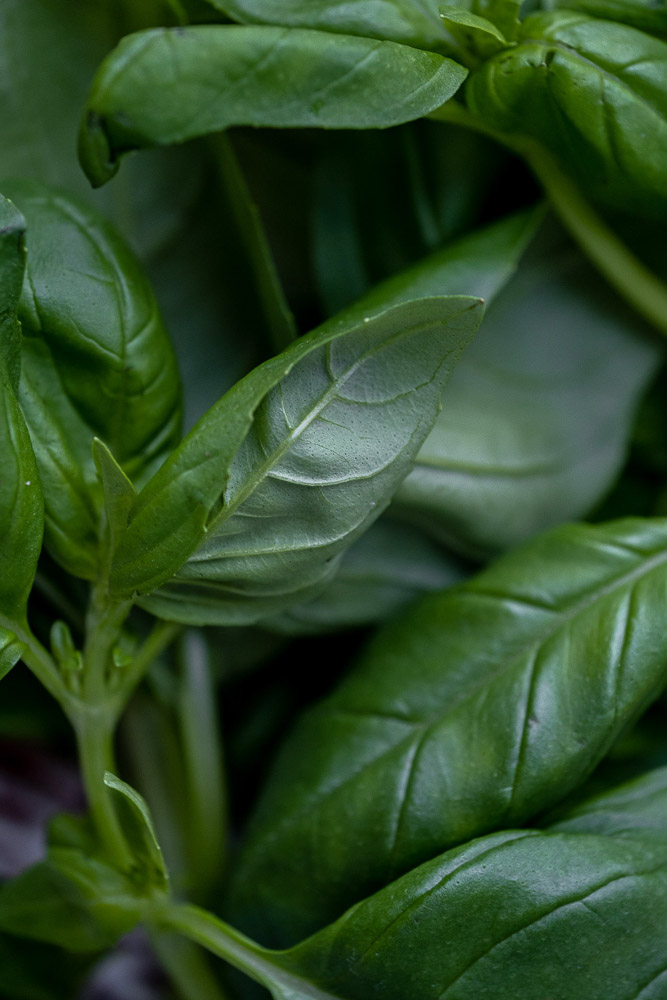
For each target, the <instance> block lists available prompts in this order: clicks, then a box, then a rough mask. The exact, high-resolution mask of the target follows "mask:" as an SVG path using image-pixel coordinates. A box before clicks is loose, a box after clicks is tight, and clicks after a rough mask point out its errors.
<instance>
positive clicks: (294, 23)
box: [209, 0, 447, 50]
mask: <svg viewBox="0 0 667 1000" xmlns="http://www.w3.org/2000/svg"><path fill="white" fill-rule="evenodd" d="M209 3H211V4H212V6H214V7H216V8H217V9H218V10H222V11H224V12H225V13H226V14H228V15H229V16H230V17H233V18H234V19H235V20H237V21H241V22H243V23H246V24H282V25H284V26H285V27H288V28H318V29H319V30H321V31H333V32H336V33H341V34H350V35H365V36H367V37H368V38H381V39H390V40H392V41H394V42H404V43H405V44H406V45H416V46H417V47H420V48H425V49H436V50H437V49H439V48H442V47H443V45H445V44H446V41H447V35H446V33H445V32H444V31H443V30H442V25H440V24H439V23H438V14H437V3H436V2H434V0H433V2H432V0H427V2H426V3H424V2H423V0H371V3H369V2H368V0H209Z"/></svg>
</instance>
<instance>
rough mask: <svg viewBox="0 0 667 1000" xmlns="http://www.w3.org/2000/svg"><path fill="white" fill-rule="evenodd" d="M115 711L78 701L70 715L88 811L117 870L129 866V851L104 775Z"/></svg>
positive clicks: (110, 756)
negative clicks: (72, 714) (76, 708)
mask: <svg viewBox="0 0 667 1000" xmlns="http://www.w3.org/2000/svg"><path fill="white" fill-rule="evenodd" d="M114 722H115V715H114V714H113V713H110V712H109V711H108V710H107V709H105V707H104V706H99V707H96V706H92V705H90V706H89V705H80V706H79V710H78V712H77V715H76V717H75V718H74V719H73V724H74V729H75V732H76V738H77V746H78V750H79V761H80V764H81V776H82V778H83V784H84V788H85V791H86V797H87V799H88V806H89V808H90V813H91V816H92V818H93V822H94V823H95V827H96V829H97V831H98V833H99V836H100V839H101V841H102V843H103V844H104V846H105V848H106V851H107V853H108V855H109V857H110V860H111V861H113V863H114V864H115V865H117V866H118V867H119V868H120V869H121V870H126V869H129V868H130V867H131V866H132V860H133V859H132V852H131V851H130V849H129V847H128V845H127V842H126V840H125V837H124V836H123V832H122V830H121V828H120V823H119V822H118V817H117V816H116V813H115V810H114V808H113V805H112V802H111V796H110V794H109V789H108V788H107V786H106V785H105V783H104V775H105V773H106V772H107V771H109V770H111V769H112V767H113V749H112V743H113V729H114Z"/></svg>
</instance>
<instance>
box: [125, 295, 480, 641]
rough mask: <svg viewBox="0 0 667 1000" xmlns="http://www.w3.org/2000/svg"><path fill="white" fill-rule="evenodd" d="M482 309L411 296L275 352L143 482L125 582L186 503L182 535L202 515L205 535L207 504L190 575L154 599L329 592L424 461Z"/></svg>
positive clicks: (278, 604) (225, 600)
mask: <svg viewBox="0 0 667 1000" xmlns="http://www.w3.org/2000/svg"><path fill="white" fill-rule="evenodd" d="M480 317H481V309H480V301H479V300H478V299H473V298H466V297H451V298H441V299H423V300H420V301H417V302H407V303H405V304H403V305H399V306H396V307H394V308H393V309H389V310H388V311H386V312H383V313H379V314H377V315H374V316H373V315H369V316H368V317H364V319H362V320H361V321H360V322H355V320H354V319H352V318H351V319H350V321H349V322H346V321H345V319H341V320H340V321H331V322H330V323H329V324H326V325H325V326H324V327H322V328H320V329H319V330H315V331H313V333H312V334H310V335H309V336H308V337H306V338H301V339H300V340H298V341H296V342H295V344H293V345H292V347H290V348H289V349H288V350H287V351H285V352H283V354H281V355H278V357H277V358H274V359H272V360H271V361H269V362H266V363H265V364H264V365H262V366H260V367H259V368H258V369H256V370H255V371H254V372H252V373H251V374H250V375H249V376H247V378H246V379H244V380H243V381H242V382H241V383H238V384H237V386H236V387H235V388H234V389H233V390H232V391H231V392H230V393H228V394H227V396H225V397H223V399H222V400H221V401H220V403H219V404H217V406H216V407H214V408H213V410H211V411H210V412H209V414H207V415H206V416H205V417H204V418H203V420H202V421H200V424H199V425H198V426H197V427H195V429H194V430H193V432H192V433H191V435H189V436H188V438H186V439H185V441H184V442H183V445H182V446H181V448H180V449H179V450H178V451H177V452H175V453H174V455H173V456H172V458H171V459H170V460H169V462H168V463H167V464H166V465H165V466H164V467H163V469H162V470H161V471H160V473H159V474H158V477H156V479H155V480H154V481H153V483H152V484H149V486H148V488H147V490H146V491H145V494H140V496H139V498H138V501H137V504H136V511H135V513H134V514H131V518H130V526H129V529H128V532H127V534H126V536H125V543H124V545H122V546H121V548H120V549H119V552H118V555H117V560H116V576H115V577H114V585H115V586H116V587H117V588H119V584H120V582H121V580H123V586H124V587H125V588H126V589H129V588H130V586H132V585H133V584H132V583H131V582H130V581H131V580H133V579H139V574H140V573H141V574H146V576H148V573H150V572H151V571H152V570H153V567H154V566H155V565H156V555H155V543H154V542H153V541H152V540H151V535H150V534H147V533H148V532H151V533H152V535H154V536H155V537H156V541H157V538H158V537H160V536H162V537H164V536H163V532H165V529H167V527H168V525H169V523H170V522H169V519H170V518H171V517H172V511H173V516H174V518H176V517H178V518H179V528H178V529H176V530H177V531H178V530H180V532H181V534H180V536H179V537H180V538H183V537H186V535H185V533H186V531H188V530H190V529H189V528H188V524H190V525H192V537H194V538H195V541H196V542H199V539H200V538H201V537H202V530H201V528H198V526H197V518H198V517H202V518H203V517H207V514H208V517H207V520H208V523H207V524H206V534H205V535H204V537H203V538H202V540H201V541H200V542H199V544H198V545H197V547H196V548H195V551H194V552H193V553H192V554H191V555H190V558H189V559H188V561H187V562H185V561H184V559H183V558H181V564H183V563H184V565H181V568H178V567H174V568H178V572H177V573H176V576H175V578H174V579H173V580H171V581H169V582H168V583H167V584H166V585H165V586H164V587H163V588H162V589H161V590H160V591H159V592H155V593H154V594H152V595H151V596H150V597H148V598H144V599H143V601H142V604H143V606H145V607H147V608H148V609H149V610H151V611H153V612H154V613H157V614H159V615H160V616H164V617H168V618H175V620H177V621H185V622H187V623H191V624H194V623H197V624H203V623H204V622H206V623H207V624H229V623H232V622H235V623H237V624H241V623H243V622H248V621H255V620H257V619H258V618H260V617H266V616H267V615H268V614H271V613H272V612H277V611H280V610H282V609H283V608H285V607H287V606H289V605H290V604H292V603H296V602H298V601H299V600H302V599H304V598H305V597H306V596H307V595H308V592H309V591H310V592H311V593H314V592H315V588H318V587H321V586H322V585H324V584H325V583H326V582H327V581H328V580H329V579H330V578H331V576H332V574H333V572H334V570H335V569H336V565H337V557H339V556H340V555H341V554H342V552H343V551H344V550H345V548H347V547H348V545H350V544H351V543H352V542H353V541H354V539H355V538H356V537H358V536H359V535H360V534H361V533H362V532H363V531H364V530H365V528H367V527H368V526H369V525H370V524H371V523H372V522H373V521H374V520H375V519H376V517H378V516H379V514H380V513H381V511H382V509H383V508H384V507H385V506H386V504H387V503H388V502H389V499H390V497H391V494H392V493H393V492H394V490H395V489H396V486H397V484H398V483H399V482H400V480H401V479H402V478H403V477H404V476H405V474H406V472H407V471H408V469H409V468H410V465H411V462H412V460H413V459H414V455H415V453H416V450H417V448H418V447H419V443H421V441H422V440H423V438H424V436H425V435H426V433H427V432H428V429H429V428H430V426H431V425H432V423H433V419H434V417H435V414H436V412H437V409H438V406H439V399H440V393H441V391H442V388H443V386H444V384H445V383H446V381H447V379H448V377H449V375H450V374H451V371H452V369H453V367H454V365H455V363H456V361H457V360H458V358H459V355H460V353H461V351H462V350H463V348H464V347H465V345H466V344H467V343H468V342H469V340H470V338H471V337H472V335H473V333H474V332H475V330H476V328H477V325H478V323H479V320H480ZM221 428H224V436H223V435H222V434H221ZM236 434H238V438H236V437H235V436H236ZM198 456H201V457H198ZM202 459H203V460H204V461H202ZM162 497H164V498H165V499H166V498H167V497H169V499H168V500H167V501H166V502H165V500H164V499H160V498H162ZM195 498H196V499H195ZM158 503H159V504H160V509H161V512H162V513H161V518H160V521H159V523H158V524H157V525H155V524H154V523H153V522H154V515H153V513H152V512H153V511H154V510H157V504H158ZM179 511H183V514H178V513H177V512H179ZM186 512H187V513H186ZM183 515H185V518H189V521H188V520H181V518H183ZM158 532H159V536H158ZM195 532H196V533H197V534H195ZM163 544H164V552H165V563H164V566H166V565H168V559H170V558H172V556H171V552H173V551H174V548H175V546H176V545H179V544H180V542H179V538H174V536H173V534H172V532H171V531H170V532H169V534H168V535H167V537H166V538H165V539H164V543H163ZM132 546H133V548H132ZM193 547H194V546H193ZM191 551H192V550H191ZM126 553H127V557H126V556H125V554H126ZM188 555H189V553H188ZM123 558H127V560H128V561H127V567H126V568H125V567H123V566H122V562H121V560H122V559H123ZM153 571H154V570H153ZM121 573H122V576H121ZM148 579H149V580H150V577H149V578H148ZM158 579H159V578H158ZM134 586H135V589H142V587H143V586H144V585H143V584H141V585H139V586H137V584H134ZM119 589H120V588H119Z"/></svg>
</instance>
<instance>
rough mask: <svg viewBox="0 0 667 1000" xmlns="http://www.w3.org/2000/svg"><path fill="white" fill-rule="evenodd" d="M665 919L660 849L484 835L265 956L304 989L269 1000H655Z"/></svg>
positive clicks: (570, 837) (663, 960)
mask: <svg viewBox="0 0 667 1000" xmlns="http://www.w3.org/2000/svg"><path fill="white" fill-rule="evenodd" d="M664 808H665V803H664V801H663V822H664V818H665V813H664ZM666 920H667V841H665V840H664V839H663V840H661V841H656V840H655V839H653V838H646V839H642V838H641V837H640V836H636V837H635V836H633V837H627V838H625V837H613V836H611V837H606V836H596V835H593V834H589V835H582V834H574V833H573V834H564V833H556V832H548V833H537V832H535V831H513V832H512V831H510V832H505V833H499V834H493V835H491V836H489V837H484V838H482V839H480V840H476V841H474V842H473V843H472V844H469V845H467V846H466V847H464V848H459V849H457V850H453V851H449V852H448V853H447V854H445V855H443V856H441V857H439V858H437V859H436V860H435V861H431V862H429V863H427V864H424V865H422V866H421V867H420V868H418V869H416V870H415V871H413V872H411V873H410V874H409V875H405V876H404V877H403V878H401V879H399V880H398V881H397V882H395V883H393V884H392V885H390V886H388V887H387V888H386V889H384V890H382V891H381V892H379V893H377V894H376V895H375V896H371V897H370V899H366V900H364V902H363V903H360V904H359V905H358V906H356V907H354V909H352V910H350V911H348V912H347V913H345V914H344V916H343V917H341V919H340V920H339V921H337V923H335V924H333V925H332V926H331V927H327V928H326V929H325V930H323V931H321V932H320V933H319V934H316V935H315V936H314V937H311V938H310V939H309V940H308V941H305V942H304V943H303V944H301V945H299V946H297V947H296V948H294V949H292V951H289V952H286V953H282V954H279V955H276V956H275V957H274V961H275V962H276V964H279V965H280V966H281V967H282V968H283V969H284V970H285V971H286V972H288V973H292V974H293V975H294V976H295V977H296V976H298V977H300V978H301V979H302V982H303V988H302V989H299V988H298V984H295V989H294V991H293V992H292V993H290V992H288V993H283V992H282V990H281V988H280V986H278V988H277V989H276V990H274V991H273V995H274V997H276V998H278V1000H282V998H283V997H292V998H293V1000H308V998H310V997H321V998H327V1000H334V998H340V997H345V1000H367V998H368V997H369V996H370V995H372V994H373V991H374V990H376V988H377V986H378V984H381V985H382V996H383V997H386V1000H405V998H406V997H410V998H411V1000H479V998H480V997H484V996H493V997H494V998H497V1000H517V998H518V997H520V998H521V1000H545V998H546V997H558V1000H582V998H583V997H591V998H592V997H605V1000H625V998H626V997H630V996H632V997H637V998H639V997H641V998H642V1000H644V998H646V1000H658V998H661V997H662V996H664V986H665V983H667V974H666V973H665V966H666V965H667V943H666V942H665V936H664V933H663V928H664V924H665V921H666ZM612 955H613V959H612V957H611V956H612ZM272 958H273V956H272ZM279 978H280V977H278V976H277V977H276V979H279Z"/></svg>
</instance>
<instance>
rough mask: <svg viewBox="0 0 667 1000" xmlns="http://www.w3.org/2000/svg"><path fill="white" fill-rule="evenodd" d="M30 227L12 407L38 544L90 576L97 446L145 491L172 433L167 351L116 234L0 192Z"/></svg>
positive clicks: (61, 207)
mask: <svg viewBox="0 0 667 1000" xmlns="http://www.w3.org/2000/svg"><path fill="white" fill-rule="evenodd" d="M5 188H6V190H8V191H11V193H12V195H13V197H14V198H15V200H16V201H17V203H18V204H20V205H21V207H22V210H23V212H24V214H25V216H26V218H27V220H28V262H27V270H26V280H25V284H24V290H23V296H22V298H21V303H20V306H19V318H20V319H21V321H22V324H23V333H24V343H23V359H22V384H21V404H22V407H23V411H24V414H25V417H26V421H27V423H28V426H29V427H30V430H31V434H32V438H33V443H34V446H35V452H36V455H37V462H38V465H39V469H40V475H41V477H42V482H43V484H44V492H45V497H46V512H47V522H46V541H47V545H48V547H49V549H50V551H51V553H52V554H53V555H54V557H55V558H57V559H58V561H59V562H60V563H61V564H62V565H63V566H64V567H65V568H66V569H68V570H69V571H70V572H72V573H74V574H76V575H79V576H84V577H88V578H92V577H94V576H95V574H96V572H97V560H98V552H97V549H98V532H99V524H100V509H101V504H102V498H101V491H100V488H99V484H98V480H97V470H96V467H95V464H94V462H93V458H92V452H91V448H92V442H93V438H94V437H95V436H99V437H100V438H102V439H103V440H104V441H105V443H106V444H107V445H108V446H109V448H110V449H111V450H112V451H113V453H114V455H115V457H116V458H117V459H118V461H119V463H120V465H121V466H122V468H123V470H124V472H125V473H126V474H127V475H128V476H130V477H132V478H134V479H138V480H139V481H141V480H145V479H146V478H148V477H149V476H150V474H151V473H152V472H153V471H154V470H155V468H156V467H157V466H158V465H159V464H160V463H161V462H162V460H163V458H164V456H165V454H166V453H167V452H168V451H169V450H170V449H171V448H172V447H173V445H174V444H175V442H176V440H177V439H178V436H179V431H180V386H179V380H178V372H177V369H176V363H175V359H174V355H173V351H172V348H171V345H170V342H169V339H168V336H167V333H166V331H165V329H164V327H163V325H162V322H161V319H160V316H159V313H158V309H157V305H156V302H155V299H154V297H153V294H152V292H151V289H150V287H149V285H148V283H147V281H146V279H145V278H144V276H143V274H142V272H141V270H140V268H139V266H138V264H137V262H136V261H135V259H134V257H133V256H132V254H131V253H130V251H129V250H128V249H127V247H126V246H125V244H124V243H123V241H122V240H121V239H120V238H119V237H118V236H117V235H116V233H115V232H114V230H113V229H112V228H111V227H110V226H109V225H108V224H107V223H106V222H104V220H103V219H101V218H100V217H99V216H97V214H96V213H94V212H93V211H92V210H90V209H88V208H85V207H84V206H83V205H81V204H80V203H79V202H76V201H74V200H72V199H70V198H69V197H68V196H67V195H65V194H61V193H58V192H54V191H52V190H51V189H48V188H45V187H43V186H41V185H39V184H36V183H28V182H18V181H17V182H13V183H11V184H8V185H6V186H5Z"/></svg>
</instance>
